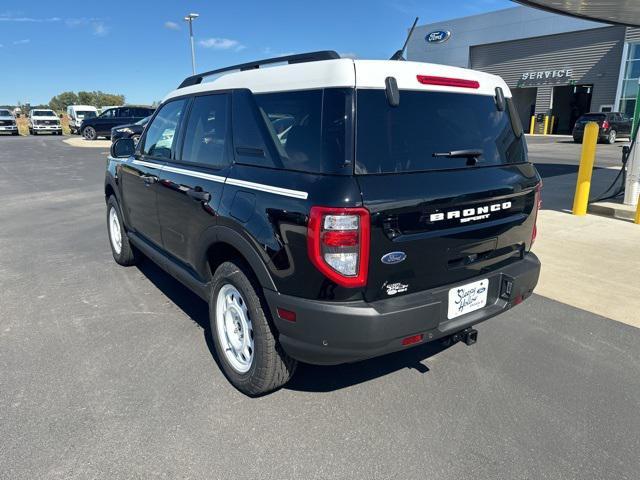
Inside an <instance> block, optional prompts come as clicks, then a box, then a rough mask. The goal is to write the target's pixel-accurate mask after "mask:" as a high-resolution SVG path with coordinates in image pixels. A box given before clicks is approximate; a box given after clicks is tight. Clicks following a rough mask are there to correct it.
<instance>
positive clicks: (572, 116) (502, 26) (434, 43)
mask: <svg viewBox="0 0 640 480" xmlns="http://www.w3.org/2000/svg"><path fill="white" fill-rule="evenodd" d="M407 58H408V59H409V60H414V61H422V62H431V63H441V64H445V65H453V66H458V67H465V68H472V69H476V70H481V71H484V72H488V73H492V74H495V75H500V76H501V77H502V78H503V79H504V80H505V81H506V82H507V84H508V85H509V88H510V89H511V91H512V92H513V98H514V103H515V105H516V107H517V109H518V112H519V114H520V118H521V120H522V123H523V125H526V126H528V125H529V124H530V119H531V117H532V116H533V115H539V114H542V115H548V116H549V117H553V133H570V131H571V129H572V128H573V124H574V123H575V121H576V119H577V118H578V117H579V116H580V115H581V114H583V113H586V112H594V111H596V112H607V111H614V112H622V113H624V114H626V115H628V116H632V115H633V109H634V106H635V99H636V94H637V92H638V80H639V77H640V28H629V27H624V26H618V25H608V24H602V23H596V22H591V21H586V20H581V19H576V18H572V17H567V16H562V15H557V14H553V13H549V12H546V11H543V10H537V9H533V8H528V7H515V8H508V9H506V10H500V11H496V12H491V13H486V14H481V15H473V16H469V17H464V18H458V19H453V20H449V21H444V22H438V23H433V24H429V25H422V26H419V27H417V28H416V30H415V32H414V34H413V37H412V38H411V41H410V42H409V45H408V48H407Z"/></svg>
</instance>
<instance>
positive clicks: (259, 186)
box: [133, 160, 309, 200]
mask: <svg viewBox="0 0 640 480" xmlns="http://www.w3.org/2000/svg"><path fill="white" fill-rule="evenodd" d="M133 163H134V164H136V165H142V166H144V167H149V168H157V169H160V170H162V171H165V170H166V171H167V172H172V173H180V174H182V175H188V176H190V177H195V178H202V179H203V180H211V181H212V182H218V183H228V184H229V185H235V186H236V187H245V188H250V189H252V190H258V191H261V192H267V193H273V194H274V195H282V196H284V197H291V198H300V199H302V200H306V199H307V198H309V194H308V193H307V192H303V191H300V190H290V189H288V188H282V187H274V186H273V185H265V184H264V183H255V182H247V181H246V180H237V179H235V178H225V177H221V176H219V175H211V174H209V173H203V172H198V171H195V170H187V169H185V168H178V167H170V166H168V165H164V166H163V165H160V164H158V163H151V162H143V161H142V160H133Z"/></svg>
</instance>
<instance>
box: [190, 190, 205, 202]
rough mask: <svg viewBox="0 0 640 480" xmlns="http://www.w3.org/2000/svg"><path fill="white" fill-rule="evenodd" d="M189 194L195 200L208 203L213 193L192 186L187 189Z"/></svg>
mask: <svg viewBox="0 0 640 480" xmlns="http://www.w3.org/2000/svg"><path fill="white" fill-rule="evenodd" d="M187 195H189V196H190V197H191V198H193V199H194V200H197V201H198V202H205V203H208V202H209V201H210V200H211V194H210V193H209V192H205V191H203V190H196V189H195V188H190V189H189V190H187Z"/></svg>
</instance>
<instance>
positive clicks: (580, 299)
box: [533, 209, 640, 328]
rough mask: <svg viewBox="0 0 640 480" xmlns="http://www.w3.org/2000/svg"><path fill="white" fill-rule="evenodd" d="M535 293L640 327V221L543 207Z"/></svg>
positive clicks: (535, 250)
mask: <svg viewBox="0 0 640 480" xmlns="http://www.w3.org/2000/svg"><path fill="white" fill-rule="evenodd" d="M533 252H534V253H535V254H536V255H538V256H539V257H540V261H541V262H542V273H541V276H540V283H539V284H538V287H537V288H536V293H537V294H539V295H543V296H545V297H548V298H552V299H554V300H558V301H560V302H563V303H566V304H569V305H572V306H574V307H578V308H581V309H583V310H588V311H590V312H593V313H596V314H599V315H602V316H605V317H608V318H611V319H613V320H618V321H620V322H624V323H626V324H628V325H633V326H635V327H639V328H640V225H635V224H633V223H630V222H625V221H622V220H617V219H612V218H606V217H599V216H596V215H587V216H584V217H576V216H574V215H571V214H569V213H566V212H563V211H555V210H544V209H543V210H542V211H541V212H540V214H539V216H538V239H537V240H536V244H535V245H534V247H533Z"/></svg>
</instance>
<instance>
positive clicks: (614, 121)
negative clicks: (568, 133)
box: [573, 112, 632, 144]
mask: <svg viewBox="0 0 640 480" xmlns="http://www.w3.org/2000/svg"><path fill="white" fill-rule="evenodd" d="M588 122H596V123H597V124H598V125H599V126H600V133H599V134H598V141H599V142H605V143H611V144H613V143H616V139H617V138H618V137H628V136H630V135H631V123H632V120H631V119H630V118H629V117H628V116H626V115H625V114H623V113H618V112H602V113H599V112H596V113H585V114H584V115H582V116H581V117H580V118H578V120H577V121H576V124H575V125H574V127H573V140H574V141H575V142H577V143H582V138H583V137H584V127H585V126H586V125H587V123H588Z"/></svg>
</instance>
